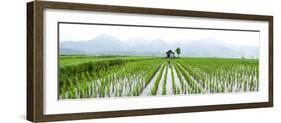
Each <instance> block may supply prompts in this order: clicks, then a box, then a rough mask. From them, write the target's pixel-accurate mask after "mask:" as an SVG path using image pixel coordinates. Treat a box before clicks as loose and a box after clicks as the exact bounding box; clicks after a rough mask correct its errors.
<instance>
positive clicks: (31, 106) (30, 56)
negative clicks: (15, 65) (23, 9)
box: [27, 1, 273, 122]
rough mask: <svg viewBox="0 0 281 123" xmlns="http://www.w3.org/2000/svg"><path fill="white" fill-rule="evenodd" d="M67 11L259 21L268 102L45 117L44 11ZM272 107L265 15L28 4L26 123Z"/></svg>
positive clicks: (270, 46)
mask: <svg viewBox="0 0 281 123" xmlns="http://www.w3.org/2000/svg"><path fill="white" fill-rule="evenodd" d="M47 8H51V9H67V10H83V11H102V12H116V13H136V14H150V15H169V16H188V17H204V18H220V19H233V20H256V21H266V22H268V23H269V26H268V30H269V38H268V41H269V59H268V62H269V66H268V68H269V73H268V75H269V80H268V82H269V83H268V84H269V89H268V90H269V92H268V100H269V101H268V102H258V103H241V104H225V105H208V106H191V107H176V108H172V107H167V108H159V109H140V110H126V111H106V112H92V113H83V112H81V113H73V114H58V115H45V114H44V113H43V102H44V101H43V98H44V97H43V88H44V85H43V78H44V76H43V51H44V50H43V48H44V43H43V21H44V19H43V11H44V9H47ZM272 106H273V17H272V16H264V15H247V14H233V13H217V12H201V11H186V10H170V9H154V8H140V7H125V6H109V5H94V4H80V3H62V2H46V1H35V2H29V3H27V120H29V121H32V122H47V121H62V120H80V119H93V118H107V117H124V116H139V115H156V114H170V113H185V112H200V111H214V110H231V109H245V108H260V107H272Z"/></svg>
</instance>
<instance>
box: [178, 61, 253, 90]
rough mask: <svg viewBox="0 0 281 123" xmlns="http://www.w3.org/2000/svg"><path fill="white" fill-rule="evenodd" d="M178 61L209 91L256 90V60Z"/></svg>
mask: <svg viewBox="0 0 281 123" xmlns="http://www.w3.org/2000/svg"><path fill="white" fill-rule="evenodd" d="M178 61H179V63H181V64H182V66H183V68H184V69H185V70H186V71H188V72H189V73H190V74H191V76H192V77H193V78H194V79H196V80H197V82H198V83H200V84H201V85H202V87H203V88H204V89H205V90H207V92H209V93H223V92H245V91H257V90H258V62H256V61H255V60H243V59H208V60H205V59H201V60H198V59H195V60H194V61H192V59H191V58H190V59H180V60H178Z"/></svg>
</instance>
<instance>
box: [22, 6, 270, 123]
mask: <svg viewBox="0 0 281 123" xmlns="http://www.w3.org/2000/svg"><path fill="white" fill-rule="evenodd" d="M27 66H28V68H27V119H28V120H30V121H34V122H46V121H60V120H79V119H91V118H106V117H121V116H138V115H153V114H168V113H184V112H198V111H213V110H230V109H243V108H258V107H272V106H273V17H272V16H266V15H247V14H233V13H217V12H201V11H187V10H171V9H156V8H140V7H125V6H109V5H94V4H80V3H62V2H46V1H35V2H30V3H27Z"/></svg>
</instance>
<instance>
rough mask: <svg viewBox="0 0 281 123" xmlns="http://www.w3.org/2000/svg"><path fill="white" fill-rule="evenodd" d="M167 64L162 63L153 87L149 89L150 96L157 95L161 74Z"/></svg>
mask: <svg viewBox="0 0 281 123" xmlns="http://www.w3.org/2000/svg"><path fill="white" fill-rule="evenodd" d="M166 65H167V63H166V62H165V63H163V65H162V67H161V69H160V73H159V74H158V76H157V78H156V80H155V82H154V85H153V88H152V89H151V92H150V94H151V95H156V94H157V90H158V86H159V83H160V81H161V78H162V75H163V72H164V69H165V67H166Z"/></svg>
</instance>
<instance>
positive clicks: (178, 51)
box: [176, 47, 181, 57]
mask: <svg viewBox="0 0 281 123" xmlns="http://www.w3.org/2000/svg"><path fill="white" fill-rule="evenodd" d="M176 53H177V54H178V57H179V55H180V54H181V49H180V48H179V47H178V48H177V49H176Z"/></svg>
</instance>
